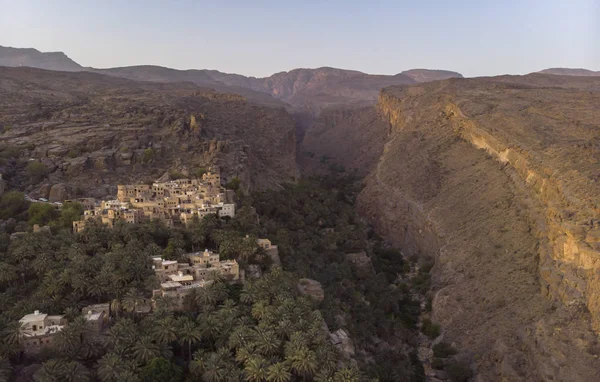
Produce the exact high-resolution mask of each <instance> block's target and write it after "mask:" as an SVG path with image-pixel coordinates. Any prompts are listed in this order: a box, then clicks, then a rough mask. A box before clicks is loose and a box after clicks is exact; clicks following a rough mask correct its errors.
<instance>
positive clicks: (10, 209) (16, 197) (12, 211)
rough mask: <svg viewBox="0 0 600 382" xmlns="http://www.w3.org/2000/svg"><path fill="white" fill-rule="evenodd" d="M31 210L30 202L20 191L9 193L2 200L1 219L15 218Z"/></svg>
mask: <svg viewBox="0 0 600 382" xmlns="http://www.w3.org/2000/svg"><path fill="white" fill-rule="evenodd" d="M27 208H29V202H28V201H27V200H25V195H23V194H22V193H20V192H18V191H9V192H6V193H5V194H4V195H2V198H0V219H9V218H15V219H19V215H21V214H23V213H24V212H25V211H27Z"/></svg>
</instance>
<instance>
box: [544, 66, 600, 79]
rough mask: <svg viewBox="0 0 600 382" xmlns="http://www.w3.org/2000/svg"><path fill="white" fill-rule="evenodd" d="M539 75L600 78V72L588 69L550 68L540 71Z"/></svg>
mask: <svg viewBox="0 0 600 382" xmlns="http://www.w3.org/2000/svg"><path fill="white" fill-rule="evenodd" d="M538 73H542V74H554V75H558V76H581V77H587V76H594V77H596V76H600V71H598V72H594V71H592V70H588V69H571V68H550V69H544V70H540V71H539V72H538Z"/></svg>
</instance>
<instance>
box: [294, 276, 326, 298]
mask: <svg viewBox="0 0 600 382" xmlns="http://www.w3.org/2000/svg"><path fill="white" fill-rule="evenodd" d="M298 291H299V292H300V294H303V295H305V296H309V297H311V298H312V299H314V300H315V301H317V302H321V301H323V299H324V298H325V292H324V291H323V288H322V287H321V283H319V282H318V281H316V280H313V279H300V280H298Z"/></svg>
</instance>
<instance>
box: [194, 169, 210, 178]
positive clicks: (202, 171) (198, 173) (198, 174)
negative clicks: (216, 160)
mask: <svg viewBox="0 0 600 382" xmlns="http://www.w3.org/2000/svg"><path fill="white" fill-rule="evenodd" d="M206 173H207V171H206V169H205V168H204V167H198V168H197V169H196V171H194V174H195V175H196V178H202V175H204V174H206Z"/></svg>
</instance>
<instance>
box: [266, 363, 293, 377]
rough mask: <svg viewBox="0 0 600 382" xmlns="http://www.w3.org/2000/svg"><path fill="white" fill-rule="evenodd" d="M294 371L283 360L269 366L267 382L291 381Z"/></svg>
mask: <svg viewBox="0 0 600 382" xmlns="http://www.w3.org/2000/svg"><path fill="white" fill-rule="evenodd" d="M291 380H292V373H290V370H289V368H288V367H287V366H286V364H285V363H283V362H277V363H275V364H273V365H271V366H269V367H268V368H267V382H290V381H291Z"/></svg>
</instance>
